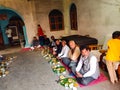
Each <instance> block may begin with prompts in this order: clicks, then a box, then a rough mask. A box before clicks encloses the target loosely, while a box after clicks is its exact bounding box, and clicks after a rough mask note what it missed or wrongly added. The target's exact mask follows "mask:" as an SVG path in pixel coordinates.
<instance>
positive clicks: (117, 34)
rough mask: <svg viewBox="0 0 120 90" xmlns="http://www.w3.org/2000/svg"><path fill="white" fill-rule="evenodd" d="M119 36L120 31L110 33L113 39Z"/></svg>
mask: <svg viewBox="0 0 120 90" xmlns="http://www.w3.org/2000/svg"><path fill="white" fill-rule="evenodd" d="M119 36H120V31H115V32H113V33H112V38H113V39H115V38H118V37H119Z"/></svg>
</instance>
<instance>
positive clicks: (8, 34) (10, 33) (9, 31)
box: [6, 29, 12, 37]
mask: <svg viewBox="0 0 120 90" xmlns="http://www.w3.org/2000/svg"><path fill="white" fill-rule="evenodd" d="M6 34H7V36H8V37H12V30H11V29H8V30H6Z"/></svg>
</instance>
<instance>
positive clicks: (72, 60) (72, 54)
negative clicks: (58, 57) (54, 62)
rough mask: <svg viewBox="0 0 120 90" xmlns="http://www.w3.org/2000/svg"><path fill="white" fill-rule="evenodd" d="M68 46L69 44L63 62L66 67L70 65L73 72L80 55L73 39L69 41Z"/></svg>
mask: <svg viewBox="0 0 120 90" xmlns="http://www.w3.org/2000/svg"><path fill="white" fill-rule="evenodd" d="M69 46H70V50H69V53H68V58H65V59H64V60H63V63H64V64H66V65H67V66H68V67H70V70H71V71H72V73H74V74H75V69H76V66H77V62H78V58H79V56H80V49H79V47H78V45H77V44H76V43H75V41H73V40H71V41H69Z"/></svg>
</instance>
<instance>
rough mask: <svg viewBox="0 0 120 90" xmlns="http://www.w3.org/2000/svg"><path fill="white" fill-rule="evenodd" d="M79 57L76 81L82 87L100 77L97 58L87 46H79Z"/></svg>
mask: <svg viewBox="0 0 120 90" xmlns="http://www.w3.org/2000/svg"><path fill="white" fill-rule="evenodd" d="M80 50H81V57H80V60H79V62H78V65H77V67H76V79H77V81H78V83H80V84H82V85H88V84H89V83H90V82H92V81H93V80H95V79H97V78H98V77H99V75H100V71H99V65H98V61H97V58H96V57H95V56H94V55H92V54H91V53H90V50H89V48H88V47H87V46H81V48H80Z"/></svg>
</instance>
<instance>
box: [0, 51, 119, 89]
mask: <svg viewBox="0 0 120 90" xmlns="http://www.w3.org/2000/svg"><path fill="white" fill-rule="evenodd" d="M18 51H19V50H18ZM6 56H17V59H15V60H13V62H12V63H11V65H10V68H9V70H10V73H9V74H8V75H7V76H6V77H4V78H0V90H66V89H65V88H64V87H63V86H61V85H59V84H58V83H56V82H55V80H57V79H58V76H57V75H55V74H54V73H53V72H52V70H51V67H50V65H49V64H48V61H47V60H45V59H44V58H43V57H42V56H41V55H40V52H39V51H36V52H35V51H34V52H32V51H29V52H14V53H11V54H10V53H8V54H7V55H6ZM68 90H71V89H68ZM78 90H120V82H119V83H117V84H114V85H113V84H111V83H110V81H109V80H106V81H104V82H101V83H98V84H96V85H93V86H87V87H83V88H81V87H79V88H78Z"/></svg>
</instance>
